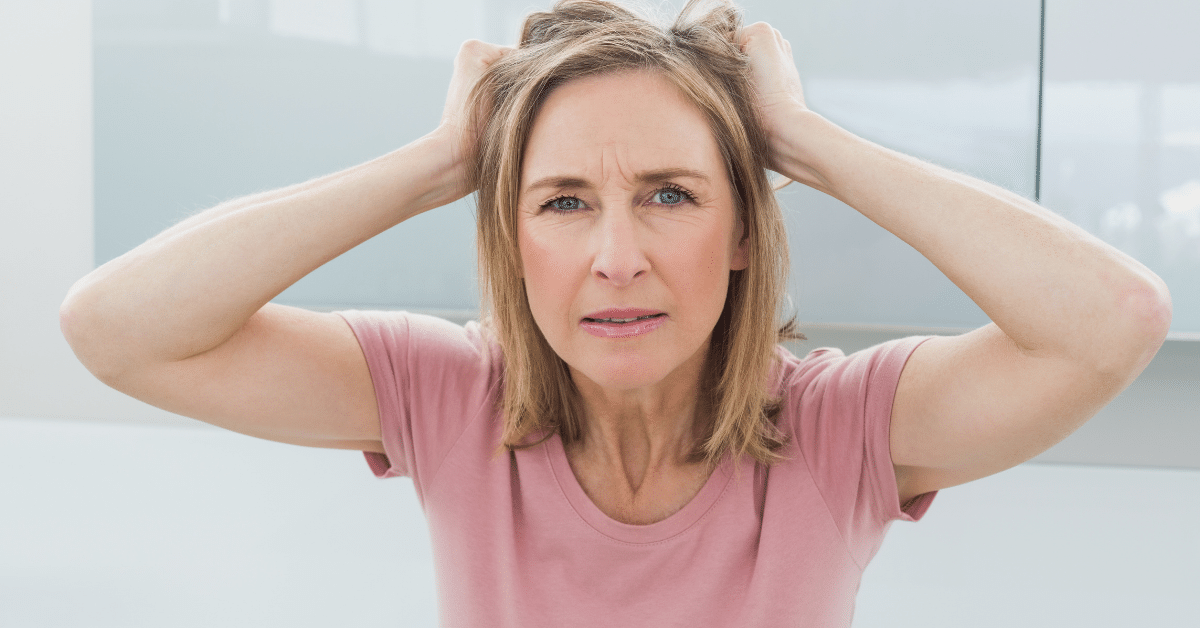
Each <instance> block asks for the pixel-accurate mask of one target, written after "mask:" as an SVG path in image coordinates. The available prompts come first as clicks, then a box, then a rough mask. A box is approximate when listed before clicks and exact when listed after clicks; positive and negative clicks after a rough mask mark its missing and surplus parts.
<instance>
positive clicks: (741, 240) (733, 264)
mask: <svg viewBox="0 0 1200 628" xmlns="http://www.w3.org/2000/svg"><path fill="white" fill-rule="evenodd" d="M745 232H746V229H745V226H744V225H743V223H742V219H741V217H739V218H738V221H737V233H736V234H735V235H734V237H736V238H738V245H737V248H736V249H734V250H733V258H732V259H731V260H730V261H729V270H745V269H746V268H747V267H749V266H750V238H748V237H743V235H742V234H744V233H745Z"/></svg>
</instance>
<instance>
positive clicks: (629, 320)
mask: <svg viewBox="0 0 1200 628" xmlns="http://www.w3.org/2000/svg"><path fill="white" fill-rule="evenodd" d="M653 316H658V314H647V315H645V316H638V317H636V318H594V319H592V320H594V321H597V322H601V323H632V322H633V321H638V320H642V319H644V318H650V317H653Z"/></svg>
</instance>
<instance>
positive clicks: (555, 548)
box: [339, 311, 937, 628]
mask: <svg viewBox="0 0 1200 628" xmlns="http://www.w3.org/2000/svg"><path fill="white" fill-rule="evenodd" d="M339 314H341V315H342V317H343V318H345V319H346V321H347V322H349V324H350V326H351V328H353V330H354V333H355V335H356V336H357V337H358V341H359V343H360V344H361V345H362V349H363V353H364V355H365V356H366V359H367V364H368V365H369V367H370V370H371V379H372V381H373V382H374V384H375V394H376V397H377V399H378V403H379V416H380V428H381V430H382V437H383V445H384V448H385V449H386V450H387V455H386V456H384V455H380V454H376V453H371V452H365V453H366V458H367V463H368V464H369V465H370V467H371V470H372V471H373V472H374V473H375V475H376V476H378V477H381V478H388V477H396V476H408V477H411V478H412V481H413V487H414V488H415V489H416V492H417V498H418V499H419V501H420V503H421V507H422V508H423V510H424V512H425V517H426V521H427V522H428V525H429V534H430V537H431V540H432V545H433V555H434V565H435V572H436V576H437V591H438V610H439V618H440V622H441V624H442V625H443V626H455V627H458V626H463V627H468V626H469V627H472V628H475V627H481V626H489V627H490V626H512V627H514V628H515V627H520V628H537V627H542V626H546V627H550V626H555V627H558V626H572V627H586V626H605V627H610V626H688V627H699V626H755V627H763V626H814V627H821V628H834V627H838V626H849V625H850V622H851V618H852V617H853V614H854V601H855V596H856V595H857V593H858V588H859V584H860V581H861V577H862V573H863V569H864V568H865V567H866V565H867V563H868V562H870V560H871V559H872V558H873V557H874V556H875V553H876V552H877V551H878V550H879V546H880V544H881V543H882V541H883V537H884V535H885V533H886V532H887V530H888V528H889V527H890V525H891V522H892V521H893V520H896V519H899V520H903V521H916V520H919V519H920V518H921V517H922V516H923V515H924V514H925V511H926V509H928V508H929V505H930V503H931V502H932V501H933V498H934V497H935V496H936V495H937V492H936V491H935V492H931V493H926V494H924V495H921V496H920V497H918V498H917V499H915V500H913V502H912V503H910V504H909V506H908V508H907V509H906V510H903V511H902V510H901V508H900V503H899V495H898V490H897V487H896V479H895V475H894V472H893V469H892V462H891V452H890V445H889V440H888V428H889V426H890V423H891V408H892V397H893V395H894V394H895V391H896V384H897V382H898V381H899V378H900V371H901V370H902V369H903V367H904V363H905V361H906V360H907V359H908V356H909V355H910V354H911V353H912V351H913V349H915V348H916V347H917V345H919V344H920V343H921V342H922V341H923V340H924V338H923V337H910V338H903V339H899V340H894V341H891V342H886V343H883V344H880V345H877V346H875V347H872V348H870V349H865V350H863V351H860V352H858V353H855V354H852V355H850V356H845V355H843V354H842V352H841V351H838V350H836V349H817V350H815V351H812V352H811V353H809V354H808V356H807V357H805V358H804V359H799V358H796V357H795V356H793V355H792V354H791V353H789V352H788V351H787V350H785V349H784V348H783V347H779V348H778V350H777V351H778V354H779V355H780V356H781V357H782V360H783V361H782V369H781V370H780V371H777V373H776V379H775V380H773V381H777V382H780V383H781V385H782V386H784V389H785V395H786V401H785V405H784V411H783V414H782V416H781V419H780V421H781V423H780V426H781V428H782V429H783V430H784V431H785V432H790V433H791V434H792V435H793V436H792V440H791V442H790V443H789V445H788V446H787V447H786V448H785V450H784V451H783V453H784V455H786V456H788V457H789V458H791V460H789V461H787V462H784V463H780V464H776V465H773V466H771V467H770V468H769V469H768V468H766V467H764V466H762V465H759V464H757V463H755V462H754V461H753V460H751V459H747V460H743V462H742V469H741V474H740V477H739V478H737V480H736V481H735V478H734V476H733V473H732V469H733V465H732V462H731V458H729V457H728V456H726V458H725V459H724V461H723V462H722V463H721V464H720V466H719V467H718V468H717V469H716V471H714V472H713V474H712V476H711V477H710V478H709V480H708V483H707V484H705V486H704V487H703V488H702V489H701V490H700V492H699V493H698V494H697V495H696V496H695V498H693V499H692V501H691V502H689V503H688V504H687V505H686V506H684V507H683V509H682V510H680V511H679V512H676V513H675V514H674V515H672V516H670V517H668V518H667V519H664V520H662V521H659V522H657V523H652V524H649V525H629V524H625V523H620V522H618V521H615V520H613V519H611V518H609V517H608V516H607V515H605V514H604V513H603V512H601V511H600V509H599V508H597V507H596V505H595V504H593V503H592V501H591V500H590V499H589V498H588V497H587V495H586V494H585V493H584V491H583V488H582V487H581V486H580V485H579V482H578V480H576V478H575V475H574V473H573V472H572V471H571V467H570V465H569V464H568V462H567V459H566V456H565V453H564V450H563V445H562V440H561V439H560V438H559V437H558V436H557V435H555V436H553V437H551V438H550V440H548V441H546V442H545V443H542V444H541V445H538V446H537V447H533V448H529V449H523V450H520V451H517V452H513V453H508V454H502V455H500V456H498V457H495V458H493V457H492V451H493V450H494V449H495V447H496V446H497V444H498V443H499V442H500V434H501V421H500V417H499V415H498V413H497V412H496V410H495V400H496V396H497V395H498V394H499V393H500V392H501V391H502V390H503V386H502V375H503V372H504V361H503V356H502V354H501V352H500V348H499V346H498V345H497V344H495V342H494V341H490V340H489V339H488V337H487V336H485V335H484V334H483V331H482V329H481V327H480V326H479V325H478V324H477V323H474V322H471V323H468V324H467V325H466V326H465V327H462V326H458V325H455V324H453V323H450V322H447V321H444V320H441V319H437V318H433V317H430V316H423V315H416V314H408V313H404V312H359V311H348V312H340V313H339Z"/></svg>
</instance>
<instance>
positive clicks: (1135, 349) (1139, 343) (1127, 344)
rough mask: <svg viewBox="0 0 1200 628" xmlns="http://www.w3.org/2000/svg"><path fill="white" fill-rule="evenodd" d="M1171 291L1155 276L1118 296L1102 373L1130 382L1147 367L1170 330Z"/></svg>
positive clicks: (1152, 275)
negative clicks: (1110, 341)
mask: <svg viewBox="0 0 1200 628" xmlns="http://www.w3.org/2000/svg"><path fill="white" fill-rule="evenodd" d="M1171 315H1172V310H1171V291H1170V290H1169V289H1168V288H1167V284H1166V283H1165V282H1163V280H1162V279H1160V278H1159V277H1158V276H1157V275H1154V274H1152V273H1150V277H1149V278H1147V279H1146V280H1143V281H1138V282H1136V284H1135V285H1133V286H1131V287H1128V288H1126V289H1125V290H1124V291H1123V293H1122V294H1121V295H1120V298H1119V301H1118V307H1117V312H1116V316H1115V317H1114V319H1115V321H1114V322H1115V325H1114V327H1115V329H1114V330H1113V331H1114V334H1113V336H1112V337H1111V338H1112V339H1113V340H1114V342H1113V343H1112V344H1111V345H1110V347H1109V348H1110V349H1111V350H1112V351H1111V354H1110V355H1109V357H1108V360H1107V362H1106V363H1105V364H1102V367H1101V370H1102V371H1106V372H1108V373H1114V374H1115V373H1121V374H1124V375H1126V377H1127V381H1129V382H1131V381H1133V379H1135V378H1136V377H1137V376H1138V374H1140V373H1141V372H1142V370H1143V369H1145V368H1146V366H1147V365H1149V364H1150V361H1151V360H1153V359H1154V356H1155V354H1157V353H1158V350H1159V348H1161V347H1162V344H1163V342H1164V341H1165V340H1166V339H1167V334H1168V333H1169V332H1170V330H1171Z"/></svg>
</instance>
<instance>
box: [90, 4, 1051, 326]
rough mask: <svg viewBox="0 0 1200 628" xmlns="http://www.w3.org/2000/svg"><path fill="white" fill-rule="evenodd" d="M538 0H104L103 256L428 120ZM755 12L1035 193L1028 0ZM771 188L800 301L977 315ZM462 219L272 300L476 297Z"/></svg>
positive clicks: (386, 144) (1034, 24) (878, 319)
mask: <svg viewBox="0 0 1200 628" xmlns="http://www.w3.org/2000/svg"><path fill="white" fill-rule="evenodd" d="M540 4H542V6H545V5H548V3H540ZM681 5H682V3H681V2H678V1H676V2H671V3H667V5H666V6H664V10H665V11H666V12H668V13H670V14H672V15H673V12H674V10H677V8H678V7H679V6H681ZM671 6H673V7H675V9H672V8H670V7H671ZM531 8H532V7H531V6H530V5H527V4H525V3H519V2H516V0H439V1H437V2H425V1H422V0H406V1H403V2H389V1H384V0H365V1H364V0H306V1H301V0H290V1H285V0H275V1H271V2H267V1H262V0H258V1H256V0H223V1H218V0H207V1H206V0H189V1H176V2H171V3H160V2H156V1H153V0H96V2H95V35H96V40H95V41H96V44H95V45H96V56H95V76H96V91H95V99H96V109H95V112H96V113H95V115H96V119H95V124H96V257H97V262H98V263H103V262H104V261H107V260H108V259H111V258H112V257H115V256H117V255H119V254H121V253H122V252H124V251H127V250H129V249H130V248H132V247H134V246H136V245H137V244H139V243H141V242H143V241H145V240H146V239H147V238H149V237H151V236H152V235H154V234H155V233H157V232H158V231H161V230H162V229H164V228H166V227H167V226H169V225H171V224H173V223H174V222H176V221H178V220H179V219H181V218H182V217H183V216H185V215H188V214H190V213H193V212H195V211H197V210H199V209H202V208H205V207H209V206H212V205H214V204H215V203H217V202H218V201H220V200H223V199H228V198H232V197H236V196H240V195H243V194H247V193H251V192H255V191H260V190H265V189H270V188H274V187H279V186H284V185H288V184H291V183H296V182H299V181H303V180H306V179H309V178H312V177H316V176H319V175H322V174H325V173H328V172H332V171H335V170H337V169H340V168H345V167H348V166H351V165H353V164H356V163H359V162H362V161H365V160H368V159H371V158H373V157H376V156H378V155H381V154H383V153H386V152H387V151H389V150H392V149H394V148H396V147H399V146H402V145H404V144H405V143H407V142H409V141H412V140H413V139H416V138H417V137H420V136H421V135H423V134H425V133H426V132H428V131H429V130H431V129H433V128H434V126H435V125H436V123H437V120H438V118H439V116H440V112H441V106H442V102H443V98H444V95H445V90H446V86H447V84H448V82H449V78H450V73H451V61H452V58H453V55H454V53H455V52H456V50H457V48H458V45H459V43H460V42H461V41H463V40H465V39H467V38H472V37H475V38H480V39H485V40H488V41H494V42H499V43H508V44H511V43H514V41H515V37H516V33H517V29H518V26H519V24H520V20H521V18H522V17H523V15H524V14H525V12H527V11H528V10H531ZM758 20H765V21H768V22H770V23H771V24H772V25H774V26H775V27H776V28H778V29H780V31H781V32H783V34H784V35H785V36H786V37H787V38H788V39H789V41H791V43H792V46H793V50H794V52H795V55H796V59H797V64H798V66H799V68H800V71H801V76H802V79H803V80H804V84H805V89H806V94H807V96H808V100H809V104H810V106H812V108H813V109H815V110H817V111H818V112H820V113H822V114H823V115H825V116H827V117H828V118H830V119H832V120H833V121H835V122H837V123H838V124H840V125H842V126H844V127H845V128H847V129H849V130H850V131H852V132H854V133H856V134H859V135H861V136H863V137H865V138H867V139H870V140H872V141H875V142H877V143H879V144H882V145H884V146H888V147H890V148H894V149H896V150H898V151H901V152H904V153H908V154H912V155H916V156H918V157H921V158H924V159H928V160H931V161H934V162H936V163H939V164H942V165H945V166H947V167H950V168H953V169H956V170H960V171H964V172H967V173H969V174H972V175H975V176H979V177H981V178H983V179H986V180H989V181H992V182H995V183H997V184H999V185H1002V186H1004V187H1007V188H1009V189H1012V190H1014V191H1016V192H1018V193H1020V194H1023V195H1025V196H1028V197H1032V196H1033V190H1034V171H1035V168H1034V161H1035V155H1036V137H1037V119H1036V118H1037V115H1036V113H1037V82H1038V65H1037V64H1038V36H1039V30H1038V29H1039V3H1038V2H1036V1H1034V0H1022V1H1020V2H1001V1H1000V0H993V1H991V2H971V3H961V2H955V1H952V0H938V1H935V2H924V3H919V4H912V3H905V4H896V3H892V2H885V1H882V0H846V1H841V2H825V3H794V2H783V1H781V0H772V1H770V2H761V3H754V4H753V5H751V6H748V7H747V8H746V21H747V23H752V22H755V21H758ZM780 198H781V199H782V201H783V203H784V205H785V209H786V211H787V215H788V222H789V230H790V233H791V246H792V257H793V279H792V284H793V290H792V294H793V296H794V298H795V301H796V307H797V309H798V311H799V313H800V316H801V319H802V320H804V321H806V322H837V323H874V324H907V325H922V326H972V325H978V324H982V323H984V322H986V320H987V319H986V317H985V316H984V314H983V312H981V311H980V310H979V309H978V308H977V307H976V306H975V305H974V303H972V302H971V301H970V299H968V298H967V297H966V295H964V294H963V293H962V292H961V291H959V290H958V288H956V287H955V286H954V285H953V284H951V283H950V281H949V280H947V279H946V278H945V277H944V276H943V275H942V274H941V272H940V271H938V270H937V269H936V268H934V267H933V266H932V264H930V263H929V262H928V261H927V260H925V258H924V257H922V256H921V255H920V254H919V253H917V252H916V251H915V250H913V249H912V248H911V247H909V246H908V245H907V244H904V243H903V242H901V241H900V240H899V239H897V238H896V237H895V236H892V235H891V234H889V233H887V232H886V231H884V230H882V229H880V228H879V227H877V226H876V225H875V224H874V223H872V222H870V221H869V220H867V219H866V218H864V217H863V216H862V215H860V214H859V213H858V212H856V211H854V210H853V209H851V208H849V207H847V206H846V205H844V204H842V203H841V202H839V201H837V200H836V199H833V198H831V197H829V196H826V195H824V194H821V193H818V192H815V191H813V190H811V189H809V188H806V187H804V186H803V185H801V184H793V185H791V186H789V187H788V188H785V189H784V190H783V192H782V193H781V196H780ZM473 234H474V225H473V217H472V215H471V208H470V205H469V204H468V203H467V202H459V203H456V204H454V205H452V206H449V207H445V208H441V209H439V210H435V211H431V212H429V213H427V214H424V215H421V216H418V217H416V218H414V219H412V220H410V221H408V222H406V223H404V224H403V225H402V226H401V227H400V228H399V229H392V230H390V231H388V232H386V233H384V234H382V235H380V236H378V237H376V238H374V239H373V240H371V241H370V242H367V243H366V244H364V245H362V246H360V247H358V248H357V249H355V250H353V251H351V252H349V253H347V254H346V255H343V256H342V257H340V258H338V259H336V260H334V261H333V262H330V263H329V264H327V265H326V266H324V267H322V268H320V269H318V270H317V271H315V272H314V273H312V274H311V275H310V276H308V277H306V278H304V279H303V280H301V281H300V282H299V283H297V284H296V285H295V286H293V287H292V288H290V289H288V290H287V291H285V292H284V293H283V294H282V295H281V296H280V297H279V298H278V299H277V300H278V301H280V302H284V303H293V304H300V305H314V306H343V307H344V306H349V307H356V306H401V307H418V308H441V309H473V308H475V307H477V305H478V295H477V288H476V284H475V277H474V272H475V253H474V246H473V242H472V240H473Z"/></svg>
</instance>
